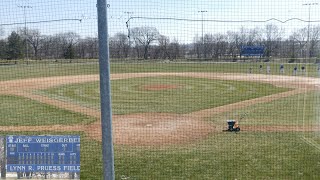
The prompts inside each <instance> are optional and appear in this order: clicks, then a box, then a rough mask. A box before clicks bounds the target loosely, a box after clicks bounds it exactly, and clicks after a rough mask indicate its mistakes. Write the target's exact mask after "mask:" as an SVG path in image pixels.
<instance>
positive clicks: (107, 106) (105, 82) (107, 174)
mask: <svg viewBox="0 0 320 180" xmlns="http://www.w3.org/2000/svg"><path fill="white" fill-rule="evenodd" d="M97 10H98V36H99V70H100V97H101V126H102V156H103V157H102V158H103V179H104V180H114V179H115V178H114V155H113V142H112V114H111V92H110V91H111V90H110V62H109V44H108V21H107V2H106V0H97Z"/></svg>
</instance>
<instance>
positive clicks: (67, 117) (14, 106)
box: [0, 95, 95, 126]
mask: <svg viewBox="0 0 320 180" xmlns="http://www.w3.org/2000/svg"><path fill="white" fill-rule="evenodd" d="M0 102H1V103H0V115H1V117H0V124H1V126H18V125H19V126H34V125H37V126H39V125H53V124H78V123H82V124H87V123H90V122H93V121H95V118H93V117H88V116H84V115H82V114H79V113H75V112H70V111H67V110H63V109H59V108H57V107H53V106H50V105H47V104H42V103H39V102H37V101H33V100H30V99H27V98H23V97H18V96H9V95H0Z"/></svg>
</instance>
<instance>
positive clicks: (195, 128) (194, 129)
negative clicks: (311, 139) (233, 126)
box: [0, 72, 320, 146]
mask: <svg viewBox="0 0 320 180" xmlns="http://www.w3.org/2000/svg"><path fill="white" fill-rule="evenodd" d="M157 76H180V77H194V78H207V79H219V80H236V81H251V82H264V83H270V84H273V85H275V86H278V87H286V88H292V89H293V90H291V91H287V92H282V93H278V94H273V95H269V96H265V97H260V98H255V99H250V100H246V101H242V102H237V103H233V104H228V105H224V106H220V107H216V108H211V109H204V110H201V111H196V112H192V113H189V114H182V115H181V114H168V113H142V114H129V115H114V116H113V130H114V135H113V136H114V143H116V144H124V145H143V146H150V145H152V146H154V145H170V144H181V143H187V142H192V141H196V140H199V139H202V138H205V137H207V136H208V135H209V134H211V133H214V132H216V131H221V129H219V127H216V126H215V125H214V124H211V123H209V122H207V121H204V120H203V119H204V118H206V117H210V116H212V115H214V114H219V113H223V112H228V111H233V110H236V109H240V108H244V107H248V106H251V105H254V104H258V103H265V102H271V101H274V100H277V99H280V98H284V97H289V96H292V95H295V94H301V93H307V92H310V91H315V90H317V89H319V85H320V83H319V79H317V78H310V77H293V76H274V75H261V74H232V73H191V72H190V73H126V74H112V75H111V79H112V80H117V79H128V78H137V77H157ZM98 80H99V76H98V75H79V76H58V77H45V78H32V79H20V80H11V81H1V82H0V87H2V88H1V89H0V94H8V95H16V96H22V97H26V98H29V99H32V100H36V101H38V102H41V103H45V104H49V105H52V106H56V107H59V108H61V109H66V110H69V111H72V112H78V113H81V114H84V115H88V116H91V117H94V118H96V119H97V121H96V122H94V123H91V124H88V125H84V124H76V125H69V126H68V125H53V126H0V130H1V131H39V132H43V131H57V132H58V131H60V132H66V131H79V132H84V133H86V134H87V136H88V137H90V138H93V139H96V140H101V122H100V111H98V110H95V109H91V108H88V107H83V106H79V105H77V104H73V103H71V102H67V101H60V100H56V99H52V98H49V97H46V96H41V95H38V94H34V93H33V91H34V90H41V89H47V88H51V87H55V86H60V85H66V84H73V83H85V82H91V81H98ZM159 86H160V85H159ZM161 88H163V87H161ZM242 130H244V131H266V132H273V131H319V129H314V128H311V127H299V126H266V127H250V126H244V127H242Z"/></svg>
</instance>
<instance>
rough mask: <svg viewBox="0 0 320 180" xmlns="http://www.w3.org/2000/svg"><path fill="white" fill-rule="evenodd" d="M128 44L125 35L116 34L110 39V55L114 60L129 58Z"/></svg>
mask: <svg viewBox="0 0 320 180" xmlns="http://www.w3.org/2000/svg"><path fill="white" fill-rule="evenodd" d="M129 48H130V46H129V42H128V38H127V35H125V34H123V33H117V34H116V35H114V36H113V37H111V38H110V53H111V55H112V56H113V57H115V58H127V57H128V56H129Z"/></svg>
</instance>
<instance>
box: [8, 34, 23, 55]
mask: <svg viewBox="0 0 320 180" xmlns="http://www.w3.org/2000/svg"><path fill="white" fill-rule="evenodd" d="M7 57H8V59H19V58H23V42H22V40H21V37H20V36H19V34H17V33H16V32H15V31H13V32H12V33H11V35H10V36H9V37H8V46H7Z"/></svg>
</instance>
